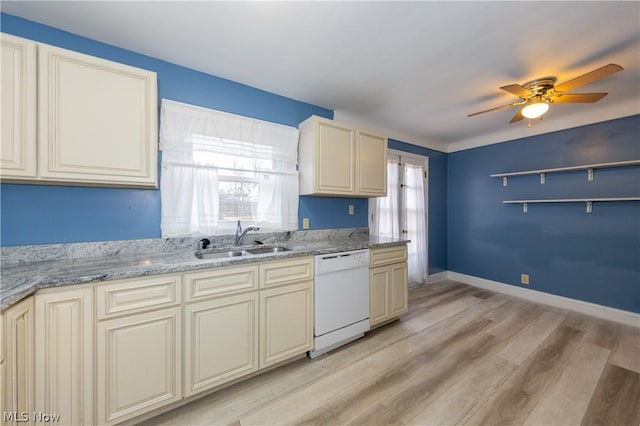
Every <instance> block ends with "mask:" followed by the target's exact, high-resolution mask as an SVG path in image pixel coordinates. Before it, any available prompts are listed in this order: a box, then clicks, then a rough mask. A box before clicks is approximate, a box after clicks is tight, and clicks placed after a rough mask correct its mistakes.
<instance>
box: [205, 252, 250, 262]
mask: <svg viewBox="0 0 640 426" xmlns="http://www.w3.org/2000/svg"><path fill="white" fill-rule="evenodd" d="M247 254H248V253H247V252H246V251H243V250H229V251H220V252H201V251H199V252H196V257H197V258H198V259H202V260H205V259H223V258H226V257H239V256H245V255H247Z"/></svg>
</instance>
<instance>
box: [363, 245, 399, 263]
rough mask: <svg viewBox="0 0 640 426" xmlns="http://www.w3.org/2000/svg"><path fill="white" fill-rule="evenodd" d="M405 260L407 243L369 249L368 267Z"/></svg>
mask: <svg viewBox="0 0 640 426" xmlns="http://www.w3.org/2000/svg"><path fill="white" fill-rule="evenodd" d="M406 261H407V245H406V244H404V245H401V246H395V247H385V248H379V249H374V250H371V260H370V267H372V268H373V267H375V266H381V265H389V264H391V263H399V262H406Z"/></svg>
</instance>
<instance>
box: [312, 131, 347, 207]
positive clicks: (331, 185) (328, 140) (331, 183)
mask: <svg viewBox="0 0 640 426" xmlns="http://www.w3.org/2000/svg"><path fill="white" fill-rule="evenodd" d="M316 137H317V141H316V152H315V181H316V190H317V191H316V192H317V193H318V194H335V195H353V194H354V193H355V131H354V130H353V129H351V128H349V127H345V126H341V125H339V124H337V123H333V122H331V121H330V120H327V121H324V120H322V121H319V122H318V128H317V134H316Z"/></svg>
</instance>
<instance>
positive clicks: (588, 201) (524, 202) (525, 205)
mask: <svg viewBox="0 0 640 426" xmlns="http://www.w3.org/2000/svg"><path fill="white" fill-rule="evenodd" d="M607 201H640V197H617V198H557V199H550V200H505V201H503V202H502V203H503V204H522V211H523V212H524V213H526V212H527V210H528V207H529V204H537V203H586V205H587V213H591V211H592V209H593V203H600V202H607Z"/></svg>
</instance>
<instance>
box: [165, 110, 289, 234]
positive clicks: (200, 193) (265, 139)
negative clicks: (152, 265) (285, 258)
mask: <svg viewBox="0 0 640 426" xmlns="http://www.w3.org/2000/svg"><path fill="white" fill-rule="evenodd" d="M160 120H161V121H160V149H161V150H162V176H161V200H162V213H161V229H162V236H163V237H165V238H166V237H178V236H197V235H213V234H215V233H216V231H218V232H220V231H221V226H220V225H221V222H220V220H221V219H220V214H219V213H220V203H219V191H220V190H219V187H218V183H219V182H220V181H222V180H225V181H234V179H235V178H237V180H238V181H239V182H257V183H258V185H259V189H258V195H257V198H258V201H257V208H256V211H255V212H254V217H255V219H256V221H255V224H257V225H258V226H260V227H261V230H264V231H289V230H296V229H297V228H298V172H297V157H298V130H297V129H295V128H293V127H288V126H282V125H279V124H274V123H269V122H265V121H260V120H255V119H252V118H248V117H242V116H238V115H233V114H228V113H225V112H221V111H215V110H211V109H207V108H202V107H198V106H194V105H187V104H183V103H180V102H174V101H169V100H166V99H163V100H162V108H161V116H160ZM223 177H224V179H223ZM225 226H227V227H228V226H229V224H228V223H226V224H225ZM234 229H235V228H234ZM224 230H225V229H222V231H224Z"/></svg>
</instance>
